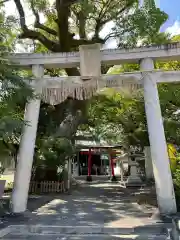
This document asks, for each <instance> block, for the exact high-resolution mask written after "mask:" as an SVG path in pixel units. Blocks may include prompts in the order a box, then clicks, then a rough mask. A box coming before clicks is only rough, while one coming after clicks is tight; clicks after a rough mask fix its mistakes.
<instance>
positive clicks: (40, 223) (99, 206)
mask: <svg viewBox="0 0 180 240" xmlns="http://www.w3.org/2000/svg"><path fill="white" fill-rule="evenodd" d="M153 211H154V209H152V208H150V209H146V208H142V207H140V206H139V205H138V204H137V203H136V202H134V200H133V198H132V197H130V195H129V193H128V192H127V190H126V189H124V188H121V187H120V186H119V184H118V183H109V182H98V181H97V182H93V183H90V184H88V183H86V184H85V183H84V184H82V185H81V187H79V188H78V189H76V190H73V192H72V193H71V194H63V195H61V194H60V195H57V196H55V197H54V199H53V200H52V201H50V202H49V203H47V204H45V205H44V206H42V207H40V208H39V209H37V210H36V211H34V212H32V214H31V215H30V219H29V220H28V222H27V223H26V224H25V225H19V226H14V227H13V226H12V227H11V229H10V228H9V230H8V231H9V233H8V231H7V233H6V234H4V235H5V236H3V239H33V240H35V239H39V240H40V239H41V238H42V239H44V240H46V239H64V240H66V239H73V240H75V239H87V240H88V239H90V240H91V239H94V240H95V239H127V238H125V237H123V236H124V235H125V236H128V238H129V239H148V237H147V232H148V233H149V234H150V235H151V237H152V236H155V237H156V238H157V239H165V238H164V236H165V235H164V225H162V223H160V225H157V224H156V223H155V221H153V220H152V219H151V216H152V214H153ZM152 224H153V225H152ZM16 225H17V223H16ZM140 233H141V237H142V238H140V235H139V234H140ZM162 233H163V234H162ZM161 234H162V235H161ZM144 235H146V237H145V238H143V237H144ZM118 236H119V237H118ZM151 239H152V238H151ZM153 239H155V238H153Z"/></svg>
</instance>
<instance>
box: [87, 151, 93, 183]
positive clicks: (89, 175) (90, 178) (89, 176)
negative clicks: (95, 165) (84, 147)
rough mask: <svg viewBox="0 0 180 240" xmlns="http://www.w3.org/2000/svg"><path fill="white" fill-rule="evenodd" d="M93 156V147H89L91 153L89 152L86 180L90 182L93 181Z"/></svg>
mask: <svg viewBox="0 0 180 240" xmlns="http://www.w3.org/2000/svg"><path fill="white" fill-rule="evenodd" d="M91 158H92V152H91V148H90V149H89V153H88V175H87V178H86V180H87V181H88V182H92V176H91V168H92V162H91Z"/></svg>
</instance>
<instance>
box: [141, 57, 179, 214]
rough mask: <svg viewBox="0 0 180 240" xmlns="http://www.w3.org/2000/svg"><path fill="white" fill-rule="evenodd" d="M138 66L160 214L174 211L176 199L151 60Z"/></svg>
mask: <svg viewBox="0 0 180 240" xmlns="http://www.w3.org/2000/svg"><path fill="white" fill-rule="evenodd" d="M140 66H141V70H142V72H143V73H142V74H143V80H142V81H143V87H144V100H145V111H146V117H147V126H148V133H149V141H150V146H151V156H152V161H153V170H154V178H155V184H156V194H157V200H158V205H159V210H160V213H161V214H171V213H176V211H177V210H176V201H175V195H174V188H173V182H172V176H171V170H170V165H169V157H168V152H167V145H166V139H165V134H164V127H163V120H162V115H161V108H160V102H159V95H158V89H157V84H156V79H155V76H156V74H154V73H151V71H153V70H154V63H153V60H152V59H150V58H145V59H143V60H142V61H141V63H140Z"/></svg>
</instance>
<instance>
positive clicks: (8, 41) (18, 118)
mask: <svg viewBox="0 0 180 240" xmlns="http://www.w3.org/2000/svg"><path fill="white" fill-rule="evenodd" d="M12 21H13V18H12V17H7V18H6V17H5V14H4V12H3V11H2V10H1V9H0V29H1V31H0V32H1V33H0V38H1V41H0V42H1V44H0V149H1V151H0V161H1V162H2V161H3V160H4V159H5V160H7V156H9V155H11V156H12V154H15V153H16V151H17V146H18V143H19V136H20V132H21V128H22V126H23V124H24V121H23V115H24V107H25V102H26V98H27V97H33V93H32V90H31V88H30V87H29V86H28V85H27V83H25V81H24V80H23V78H22V77H20V75H19V71H18V70H17V69H13V68H12V67H11V66H10V64H9V62H8V61H7V60H6V53H7V52H9V51H13V47H14V43H15V38H14V37H15V36H14V33H13V28H12V27H13V26H14V25H13V23H12Z"/></svg>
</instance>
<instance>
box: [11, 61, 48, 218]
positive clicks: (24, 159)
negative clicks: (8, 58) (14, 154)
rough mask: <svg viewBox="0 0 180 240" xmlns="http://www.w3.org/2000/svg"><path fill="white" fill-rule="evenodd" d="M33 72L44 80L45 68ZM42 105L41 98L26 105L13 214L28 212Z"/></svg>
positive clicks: (37, 90) (38, 90)
mask: <svg viewBox="0 0 180 240" xmlns="http://www.w3.org/2000/svg"><path fill="white" fill-rule="evenodd" d="M32 72H33V75H34V76H35V77H36V78H42V77H43V75H44V68H43V66H41V65H34V66H32ZM36 93H37V94H40V93H41V87H40V88H39V89H36ZM40 103H41V100H40V99H39V98H35V99H31V100H30V101H29V102H28V103H27V104H26V109H25V116H24V120H25V121H26V122H27V123H26V125H24V129H23V133H22V136H21V141H20V147H19V154H18V161H17V167H16V172H15V178H14V189H13V193H12V211H13V213H23V212H25V211H26V207H27V200H28V192H29V183H30V178H31V169H32V164H33V156H34V147H35V141H36V132H37V126H38V119H39V110H40Z"/></svg>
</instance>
